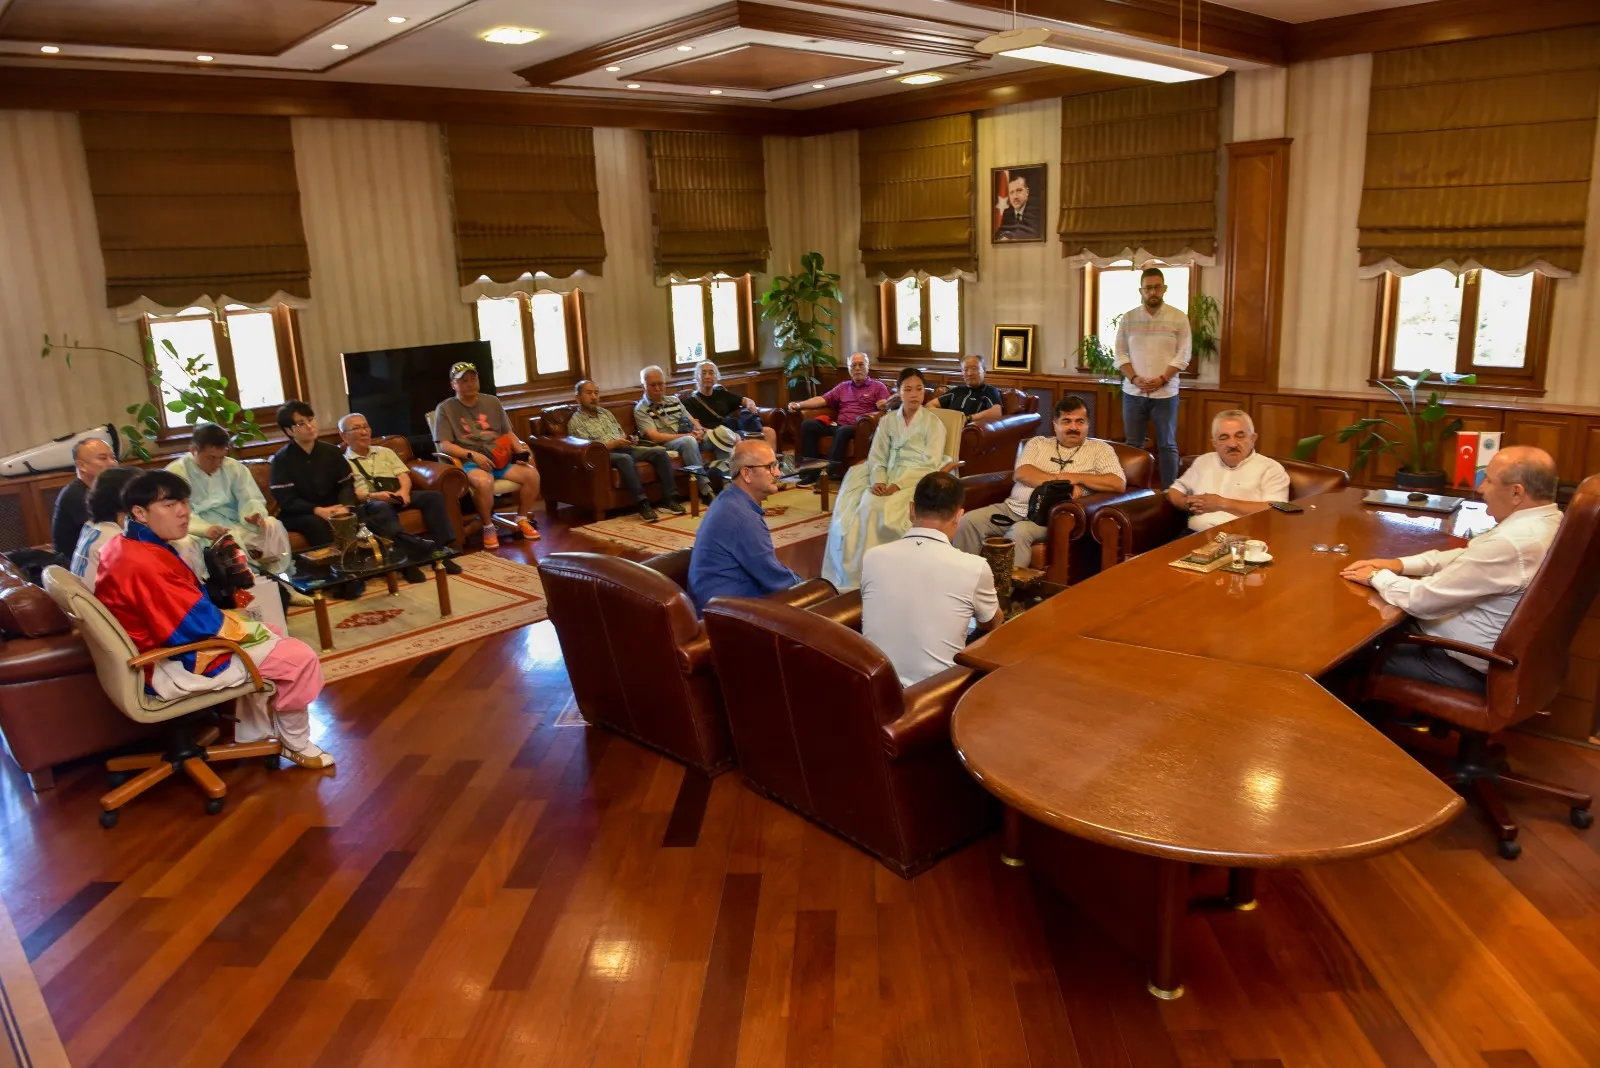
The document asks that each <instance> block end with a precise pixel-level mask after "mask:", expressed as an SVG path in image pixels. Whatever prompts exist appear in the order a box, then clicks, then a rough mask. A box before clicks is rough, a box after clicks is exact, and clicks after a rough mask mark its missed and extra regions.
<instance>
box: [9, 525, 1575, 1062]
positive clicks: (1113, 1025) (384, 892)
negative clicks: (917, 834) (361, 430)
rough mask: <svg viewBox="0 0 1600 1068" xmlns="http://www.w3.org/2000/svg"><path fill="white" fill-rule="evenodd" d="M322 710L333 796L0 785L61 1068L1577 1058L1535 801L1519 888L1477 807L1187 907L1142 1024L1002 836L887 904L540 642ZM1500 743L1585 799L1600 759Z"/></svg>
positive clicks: (245, 771)
mask: <svg viewBox="0 0 1600 1068" xmlns="http://www.w3.org/2000/svg"><path fill="white" fill-rule="evenodd" d="M541 522H543V521H541ZM576 547H583V548H599V546H596V545H593V544H589V543H586V542H585V539H582V538H581V536H580V535H574V534H571V533H569V532H567V531H566V530H565V529H564V528H560V529H555V530H553V531H551V532H550V534H549V536H547V538H546V540H545V542H544V543H542V544H541V545H540V546H539V552H540V553H541V554H542V553H543V552H546V551H552V550H554V549H556V548H576ZM502 554H503V555H507V556H512V557H518V558H524V559H525V558H527V557H528V555H529V550H528V548H527V547H526V546H523V545H520V544H518V543H508V544H507V546H506V547H505V548H504V549H502ZM788 555H789V557H790V562H791V563H792V564H794V565H795V566H797V567H798V568H800V569H801V570H802V572H803V573H812V574H814V573H815V571H816V568H817V563H818V558H819V557H820V546H819V545H803V546H797V547H795V548H794V550H791V551H790V552H789V553H788ZM316 713H317V714H316V721H317V724H318V729H319V732H320V740H321V741H322V742H323V744H325V745H327V746H328V747H330V748H332V749H333V750H334V751H335V752H336V753H337V754H338V756H339V759H340V763H339V766H338V768H337V771H336V773H333V774H327V775H319V774H315V773H310V772H306V771H302V770H299V769H286V770H283V771H277V772H269V771H267V770H265V769H263V768H261V767H259V766H258V765H251V766H240V767H237V768H235V769H233V770H230V771H227V772H225V773H224V775H225V778H226V781H227V782H228V786H229V797H228V806H227V809H226V810H225V812H224V813H223V815H221V816H219V817H215V818H208V817H206V816H205V815H203V814H202V812H201V800H200V797H199V795H198V794H197V793H195V792H194V791H193V790H191V789H189V788H187V786H186V784H184V783H182V782H179V781H173V782H172V783H170V784H169V785H168V786H166V787H164V788H161V789H158V790H156V791H154V792H153V793H152V794H151V795H148V796H147V797H145V798H141V799H140V800H139V801H137V802H135V803H134V804H132V805H130V806H129V808H128V809H127V810H126V811H125V812H124V813H123V819H122V822H121V824H120V825H119V826H118V827H117V828H116V829H115V830H113V831H109V832H108V831H104V830H102V829H101V828H100V827H99V825H98V824H97V823H96V821H95V813H96V803H95V801H96V797H97V795H98V794H99V792H100V791H101V790H102V788H103V782H104V779H103V776H102V774H101V773H100V772H99V770H98V769H97V768H95V767H94V766H93V765H89V764H86V765H84V766H82V767H80V768H78V769H76V770H73V771H69V772H68V773H67V774H64V775H62V776H60V785H59V787H58V788H57V789H56V790H54V791H52V792H50V793H47V794H44V795H39V796H35V795H33V794H31V793H29V792H28V790H27V787H26V785H25V783H24V782H23V779H22V777H21V776H20V774H18V773H17V771H16V769H15V767H14V766H12V765H10V764H9V763H7V764H5V765H4V769H5V770H4V771H3V772H0V899H3V901H4V904H5V906H6V908H7V910H8V911H9V912H10V914H11V917H12V919H13V921H14V923H15V925H16V928H17V931H18V933H19V935H21V937H22V940H23V945H24V947H25V949H26V951H27V953H28V955H29V957H30V958H31V960H32V964H33V968H34V970H35V973H36V975H37V977H38V980H39V983H40V985H41V986H42V988H43V991H44V995H45V998H46V1001H47V1003H48V1005H49V1007H50V1010H51V1013H52V1014H53V1016H54V1019H55V1022H56V1026H57V1028H58V1029H59V1031H60V1033H61V1037H62V1038H63V1039H64V1041H65V1043H66V1047H67V1050H68V1053H69V1054H70V1056H71V1058H72V1062H73V1064H75V1065H77V1066H79V1068H87V1066H91V1065H130V1066H167V1065H196V1066H200V1065H228V1066H241V1068H242V1066H246V1065H262V1066H273V1068H280V1066H284V1068H287V1066H299V1065H308V1066H309V1065H316V1066H330V1068H332V1066H340V1068H342V1066H357V1065H366V1066H394V1065H451V1066H456V1065H463V1066H464V1065H548V1066H588V1065H593V1066H596V1068H599V1066H615V1065H628V1066H634V1065H650V1066H656V1065H661V1066H667V1065H672V1066H679V1065H692V1066H695V1068H714V1066H733V1065H745V1066H804V1068H811V1066H824V1065H831V1064H837V1065H850V1066H863V1068H866V1066H877V1065H894V1066H907V1068H921V1066H931V1065H952V1066H971V1065H985V1066H1001V1065H1006V1066H1010V1065H1033V1066H1035V1068H1055V1066H1070V1065H1086V1066H1091V1068H1099V1066H1128V1068H1145V1066H1179V1065H1183V1066H1193V1068H1227V1066H1250V1068H1266V1066H1270V1065H1286V1066H1287V1065H1326V1066H1330V1068H1346V1066H1357V1065H1405V1066H1410V1065H1429V1064H1438V1065H1475V1066H1485V1068H1525V1066H1532V1065H1543V1066H1546V1068H1555V1066H1558V1065H1570V1066H1593V1065H1600V831H1596V832H1591V833H1589V834H1580V833H1578V832H1575V831H1574V830H1573V829H1572V828H1571V827H1570V826H1568V825H1567V824H1566V822H1565V821H1564V819H1563V816H1564V812H1563V811H1562V810H1558V809H1555V808H1551V807H1546V806H1544V805H1543V804H1541V803H1538V802H1529V803H1526V804H1518V805H1516V806H1515V807H1516V810H1517V811H1518V813H1519V814H1520V815H1521V816H1522V817H1523V819H1524V821H1525V822H1524V831H1523V836H1524V842H1525V852H1524V853H1523V856H1522V859H1521V860H1519V861H1517V862H1516V863H1509V864H1508V863H1506V862H1503V861H1500V860H1498V859H1497V858H1496V857H1495V856H1494V852H1493V848H1492V841H1491V838H1490V836H1489V834H1488V833H1487V831H1486V830H1485V829H1484V828H1483V827H1482V826H1481V824H1480V823H1479V821H1478V817H1476V816H1475V815H1473V814H1471V813H1469V814H1467V815H1466V816H1463V817H1462V818H1461V819H1460V820H1458V821H1457V822H1456V824H1455V825H1453V826H1451V827H1449V828H1446V829H1445V831H1443V832H1442V833H1441V834H1439V835H1438V836H1436V837H1435V838H1433V839H1431V840H1429V841H1425V842H1422V843H1419V844H1416V845H1413V846H1411V847H1409V848H1407V849H1405V850H1403V851H1402V852H1400V853H1397V854H1394V855H1391V856H1387V857H1383V858H1380V859H1377V860H1373V861H1364V862H1357V863H1350V864H1342V865H1334V866H1329V867H1325V868H1320V869H1315V870H1312V871H1309V872H1305V873H1293V872H1289V873H1273V874H1270V875H1267V876H1265V877H1264V878H1263V879H1262V880H1261V887H1260V897H1261V907H1260V908H1259V909H1257V910H1256V911H1254V912H1250V913H1231V912H1196V913H1194V914H1192V915H1190V916H1189V918H1188V920H1187V926H1186V929H1185V938H1186V946H1187V951H1188V954H1189V965H1188V968H1187V970H1186V975H1185V978H1186V981H1187V985H1188V991H1189V993H1188V995H1187V996H1186V997H1184V998H1183V999H1181V1000H1179V1001H1176V1002H1170V1003H1162V1002H1158V1001H1156V1000H1154V999H1153V998H1151V997H1149V996H1148V995H1147V994H1146V993H1145V992H1144V983H1143V976H1142V974H1141V973H1140V970H1139V968H1138V967H1137V966H1136V965H1134V964H1133V963H1132V962H1131V961H1130V960H1128V959H1127V958H1125V957H1124V956H1123V955H1121V954H1120V953H1119V952H1118V951H1117V950H1116V949H1114V948H1113V947H1112V946H1111V944H1110V943H1109V942H1108V940H1107V939H1106V938H1105V937H1104V936H1103V935H1102V934H1101V933H1100V932H1098V931H1097V930H1096V929H1095V928H1093V927H1091V926H1090V925H1088V924H1087V923H1085V922H1083V921H1082V920H1081V919H1080V918H1078V917H1077V916H1075V915H1074V913H1073V912H1072V910H1071V909H1070V908H1068V907H1067V906H1066V905H1065V904H1064V903H1063V902H1062V901H1061V900H1060V899H1059V898H1057V897H1055V896H1054V895H1053V894H1052V893H1051V892H1050V891H1048V890H1046V889H1043V888H1042V887H1039V886H1037V885H1035V884H1034V883H1033V882H1032V881H1031V880H1030V877H1029V876H1028V875H1027V873H1026V871H1018V870H1013V869H1010V868H1006V867H1004V866H1002V865H1001V864H1000V863H999V860H998V845H997V840H996V839H995V838H989V839H987V840H984V841H980V842H978V843H976V844H974V845H972V846H970V847H969V848H967V849H965V850H963V851H961V852H960V853H958V854H956V855H954V856H952V857H950V858H948V859H946V860H945V861H943V862H941V863H940V864H939V865H937V866H936V867H935V868H933V869H932V870H931V871H929V872H928V873H926V874H924V875H922V876H920V877H919V878H917V879H916V880H914V881H911V882H905V881H903V880H901V879H899V878H898V877H896V876H894V875H891V874H889V873H888V872H887V871H886V870H885V869H883V868H881V867H879V866H878V865H876V864H875V863H874V862H872V861H870V860H869V859H867V858H866V857H865V856H863V855H862V854H860V853H858V852H857V851H855V850H854V849H852V848H850V847H849V846H846V845H844V844H843V843H842V842H840V841H838V840H836V839H834V838H832V837H831V836H829V835H828V834H826V833H825V832H822V831H820V830H818V829H817V828H815V827H813V826H811V825H810V824H808V823H806V822H805V821H804V820H802V819H800V818H799V817H797V816H795V815H794V814H793V813H791V812H789V811H787V810H785V809H783V808H780V807H778V806H777V805H774V804H772V803H770V802H768V801H764V800H762V799H760V798H758V797H756V796H755V795H754V794H752V793H750V792H749V791H748V790H746V789H744V788H743V787H742V786H741V785H740V783H739V779H738V776H737V774H729V775H724V776H722V777H720V778H718V779H716V780H715V781H713V782H709V783H708V782H707V781H706V780H704V779H701V778H698V777H696V776H692V775H685V774H684V772H683V769H682V768H681V767H679V766H678V765H676V764H673V763H671V762H669V761H667V760H665V759H662V758H660V757H658V756H656V755H654V754H653V753H650V752H647V751H645V750H643V749H640V748H638V747H637V746H634V745H632V744H631V743H628V742H626V741H623V740H621V739H618V738H615V737H611V736H608V735H606V734H604V733H602V732H600V731H598V730H595V729H591V728H588V727H585V726H584V725H583V724H582V721H581V720H580V719H578V717H577V715H576V712H575V709H574V708H573V704H572V698H571V691H570V689H569V687H568V684H567V681H566V675H565V671H564V669H563V667H562V663H561V658H560V652H559V649H558V647H557V644H556V640H555V635H554V633H553V631H552V629H551V627H550V625H549V624H548V623H541V624H538V625H536V626H533V627H529V628H526V629H523V630H519V631H516V632H512V633H508V634H504V635H499V636H496V637H493V638H489V639H485V640H482V641H479V642H476V643H473V644H470V645H465V646H461V647H459V648H456V649H454V650H451V651H448V652H446V653H440V654H436V655H434V656H431V657H428V658H426V659H422V660H419V661H414V662H412V663H411V664H409V665H406V666H405V668H404V669H403V670H401V671H400V672H399V673H397V674H393V675H375V674H368V675H363V676H358V677H356V678H353V679H350V680H347V681H344V682H341V683H339V684H336V685H334V686H332V687H330V688H329V690H328V691H327V692H326V694H325V695H324V697H323V699H322V700H321V701H320V702H319V704H318V706H317V709H316ZM1509 748H1510V750H1511V753H1512V756H1513V759H1514V760H1517V761H1519V762H1520V763H1522V764H1523V766H1524V767H1525V768H1526V769H1527V770H1529V771H1530V772H1533V773H1535V774H1541V775H1545V776H1548V777H1551V778H1557V779H1562V780H1565V781H1568V782H1571V783H1574V784H1578V783H1582V784H1584V785H1585V786H1586V787H1587V788H1591V789H1595V788H1600V754H1597V753H1593V752H1589V751H1586V750H1581V749H1577V748H1574V747H1570V746H1564V745H1559V744H1555V743H1550V742H1544V741H1541V740H1538V739H1534V738H1530V737H1526V736H1521V735H1518V736H1514V737H1513V738H1511V739H1510V740H1509Z"/></svg>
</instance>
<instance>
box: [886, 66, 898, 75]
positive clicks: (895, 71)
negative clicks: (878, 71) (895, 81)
mask: <svg viewBox="0 0 1600 1068" xmlns="http://www.w3.org/2000/svg"><path fill="white" fill-rule="evenodd" d="M883 73H885V74H899V73H900V68H899V67H890V68H889V69H888V70H886V71H884V72H883Z"/></svg>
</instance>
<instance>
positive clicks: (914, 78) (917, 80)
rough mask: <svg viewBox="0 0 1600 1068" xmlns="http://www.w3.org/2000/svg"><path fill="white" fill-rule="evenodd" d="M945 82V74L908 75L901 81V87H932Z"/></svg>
mask: <svg viewBox="0 0 1600 1068" xmlns="http://www.w3.org/2000/svg"><path fill="white" fill-rule="evenodd" d="M942 81H944V75H943V74H908V75H906V76H905V77H904V78H901V79H900V84H901V85H932V84H933V83H934V82H942Z"/></svg>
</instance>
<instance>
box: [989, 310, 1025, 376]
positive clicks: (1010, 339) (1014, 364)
mask: <svg viewBox="0 0 1600 1068" xmlns="http://www.w3.org/2000/svg"><path fill="white" fill-rule="evenodd" d="M1033 331H1034V327H1033V326H1032V325H1031V324H1029V325H1022V324H1016V323H1012V324H996V326H995V328H994V354H993V355H992V356H991V357H990V358H989V369H990V370H992V371H1004V372H1008V373H1010V374H1024V375H1027V374H1032V373H1033Z"/></svg>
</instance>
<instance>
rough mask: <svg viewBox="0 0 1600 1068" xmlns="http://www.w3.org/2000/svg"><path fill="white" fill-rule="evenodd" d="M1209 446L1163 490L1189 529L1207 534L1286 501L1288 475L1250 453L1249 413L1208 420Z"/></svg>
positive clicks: (1274, 463)
mask: <svg viewBox="0 0 1600 1068" xmlns="http://www.w3.org/2000/svg"><path fill="white" fill-rule="evenodd" d="M1211 447H1212V450H1213V451H1211V452H1208V453H1206V454H1205V455H1204V456H1197V457H1195V461H1194V463H1192V464H1190V465H1189V469H1188V470H1187V471H1185V472H1184V473H1183V474H1182V475H1180V476H1179V477H1178V479H1177V480H1176V481H1175V482H1173V483H1172V485H1171V486H1170V487H1168V489H1167V500H1169V501H1171V502H1172V504H1173V507H1175V508H1180V509H1182V510H1183V511H1185V512H1188V513H1189V529H1190V530H1209V529H1210V528H1212V527H1218V526H1221V525H1222V524H1224V523H1226V522H1228V521H1229V520H1230V519H1233V518H1235V517H1236V516H1241V515H1249V514H1250V513H1251V512H1259V511H1261V510H1262V509H1263V508H1266V507H1267V504H1268V502H1269V501H1286V500H1288V499H1289V472H1287V471H1285V470H1284V469H1283V465H1282V464H1280V463H1279V462H1278V461H1276V460H1274V459H1272V458H1271V457H1270V456H1263V455H1261V454H1260V453H1259V452H1256V425H1255V423H1254V422H1253V421H1252V420H1251V419H1250V413H1249V412H1241V411H1239V410H1238V409H1237V408H1234V409H1230V410H1228V411H1225V412H1218V413H1217V416H1216V418H1215V419H1212V420H1211Z"/></svg>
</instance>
